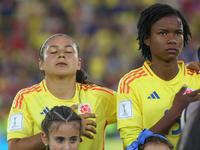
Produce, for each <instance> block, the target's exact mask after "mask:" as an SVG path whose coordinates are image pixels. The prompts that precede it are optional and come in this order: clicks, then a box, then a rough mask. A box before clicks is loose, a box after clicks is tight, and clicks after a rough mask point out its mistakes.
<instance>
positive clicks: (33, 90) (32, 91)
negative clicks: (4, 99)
mask: <svg viewBox="0 0 200 150" xmlns="http://www.w3.org/2000/svg"><path fill="white" fill-rule="evenodd" d="M43 91H45V89H44V87H42V82H40V83H38V84H35V85H33V86H30V87H27V88H24V89H22V90H20V91H19V92H18V93H17V95H16V96H15V99H14V101H13V106H14V107H15V108H17V107H19V108H21V105H22V102H23V103H24V102H25V101H30V100H31V99H32V98H33V97H34V96H35V95H38V94H40V93H42V92H43Z"/></svg>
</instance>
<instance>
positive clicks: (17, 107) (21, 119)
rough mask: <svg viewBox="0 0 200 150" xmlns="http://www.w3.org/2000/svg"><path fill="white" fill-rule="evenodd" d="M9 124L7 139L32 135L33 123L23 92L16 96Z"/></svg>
mask: <svg viewBox="0 0 200 150" xmlns="http://www.w3.org/2000/svg"><path fill="white" fill-rule="evenodd" d="M22 101H23V104H22ZM7 124H8V125H7V141H8V140H10V139H13V138H20V139H21V138H25V137H30V136H32V133H33V123H32V119H31V116H30V115H29V112H28V109H27V104H26V98H25V97H24V96H23V94H22V93H21V92H18V94H17V95H16V96H15V99H14V101H13V103H12V106H11V109H10V113H9V117H8V123H7Z"/></svg>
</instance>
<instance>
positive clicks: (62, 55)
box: [59, 50, 65, 58]
mask: <svg viewBox="0 0 200 150" xmlns="http://www.w3.org/2000/svg"><path fill="white" fill-rule="evenodd" d="M62 57H63V58H65V54H64V52H63V51H62V50H61V51H60V52H59V58H62Z"/></svg>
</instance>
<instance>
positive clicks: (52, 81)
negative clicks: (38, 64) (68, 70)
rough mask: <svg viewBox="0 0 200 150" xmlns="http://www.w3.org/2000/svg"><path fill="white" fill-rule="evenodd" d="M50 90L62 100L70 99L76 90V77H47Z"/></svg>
mask: <svg viewBox="0 0 200 150" xmlns="http://www.w3.org/2000/svg"><path fill="white" fill-rule="evenodd" d="M45 81H46V85H47V88H48V90H49V92H50V93H51V94H52V95H54V96H55V97H57V98H59V99H62V100H70V99H72V98H73V97H74V95H75V91H76V79H74V78H51V77H47V76H46V77H45Z"/></svg>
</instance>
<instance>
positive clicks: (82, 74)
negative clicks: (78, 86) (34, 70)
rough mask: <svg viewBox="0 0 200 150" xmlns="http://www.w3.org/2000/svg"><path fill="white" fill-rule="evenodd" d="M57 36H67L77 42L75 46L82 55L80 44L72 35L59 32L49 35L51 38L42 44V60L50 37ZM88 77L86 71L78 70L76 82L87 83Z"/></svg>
mask: <svg viewBox="0 0 200 150" xmlns="http://www.w3.org/2000/svg"><path fill="white" fill-rule="evenodd" d="M55 36H66V37H68V38H69V39H71V40H72V42H73V43H74V44H75V47H76V49H77V52H78V57H80V52H79V46H78V44H77V43H76V42H75V41H74V40H73V39H72V38H71V37H70V36H68V35H66V34H62V33H59V34H54V35H52V36H51V37H49V38H48V39H47V40H46V41H45V42H44V43H43V44H42V46H41V48H40V53H39V56H40V59H41V60H42V61H43V59H44V49H45V47H46V45H47V43H48V41H49V40H50V39H52V38H53V37H55ZM44 74H45V72H44ZM87 78H88V75H87V73H86V72H85V71H83V70H77V72H76V82H79V83H82V84H87V82H86V79H87Z"/></svg>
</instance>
